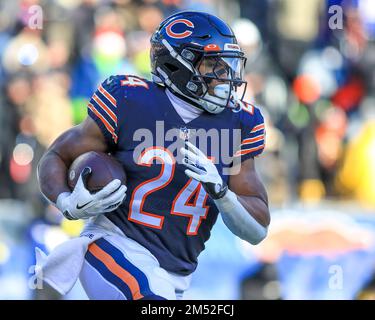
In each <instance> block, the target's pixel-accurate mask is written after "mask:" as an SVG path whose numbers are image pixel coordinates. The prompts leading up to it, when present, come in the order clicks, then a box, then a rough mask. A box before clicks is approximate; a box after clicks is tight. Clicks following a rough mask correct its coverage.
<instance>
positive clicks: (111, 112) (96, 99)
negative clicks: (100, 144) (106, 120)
mask: <svg viewBox="0 0 375 320" xmlns="http://www.w3.org/2000/svg"><path fill="white" fill-rule="evenodd" d="M93 99H94V100H95V101H96V102H97V103H98V104H99V105H100V106H101V107H102V109H103V110H104V111H105V112H106V113H107V114H108V115H109V117H110V118H111V119H112V120H113V121H114V122H115V123H116V124H117V116H116V115H115V114H114V113H113V111H112V110H111V109H109V108H108V107H107V106H106V105H105V103H104V102H103V101H102V100H100V98H99V97H98V96H97V95H96V94H95V93H94V95H93Z"/></svg>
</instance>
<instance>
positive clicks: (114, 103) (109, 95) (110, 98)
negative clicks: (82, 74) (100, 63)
mask: <svg viewBox="0 0 375 320" xmlns="http://www.w3.org/2000/svg"><path fill="white" fill-rule="evenodd" d="M99 91H100V93H102V94H103V95H104V96H105V97H106V98H107V99H108V100H109V101H111V103H112V104H113V106H114V107H117V101H116V99H115V98H114V97H113V96H112V95H111V94H110V93H109V92H108V91H107V90H106V89H104V88H103V86H102V85H100V86H99Z"/></svg>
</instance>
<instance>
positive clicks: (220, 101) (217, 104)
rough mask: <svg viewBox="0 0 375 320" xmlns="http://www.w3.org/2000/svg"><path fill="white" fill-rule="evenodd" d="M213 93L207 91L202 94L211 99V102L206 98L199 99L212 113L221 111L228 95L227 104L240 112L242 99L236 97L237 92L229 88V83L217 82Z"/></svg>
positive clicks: (234, 110)
mask: <svg viewBox="0 0 375 320" xmlns="http://www.w3.org/2000/svg"><path fill="white" fill-rule="evenodd" d="M214 93H215V95H214V96H212V95H210V94H209V93H206V94H205V95H204V98H205V99H207V98H208V99H209V100H210V101H212V103H211V102H209V101H207V100H203V99H202V100H201V103H202V106H203V107H204V108H205V109H206V110H207V111H208V112H210V113H214V114H217V113H220V112H222V111H223V110H224V109H225V107H226V105H227V103H228V98H229V95H230V96H231V97H230V100H229V105H230V108H231V109H232V111H233V112H240V111H241V110H242V105H243V104H242V101H241V100H240V99H238V96H237V93H236V92H235V91H232V90H231V89H230V85H229V84H218V85H217V86H215V88H214Z"/></svg>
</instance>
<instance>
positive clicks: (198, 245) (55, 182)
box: [38, 12, 270, 299]
mask: <svg viewBox="0 0 375 320" xmlns="http://www.w3.org/2000/svg"><path fill="white" fill-rule="evenodd" d="M245 61H246V58H245V57H244V54H243V52H242V51H241V49H240V47H239V46H238V45H237V41H236V38H235V36H234V34H233V32H232V30H231V28H230V27H229V26H228V25H227V24H226V23H225V22H223V21H222V20H221V19H219V18H217V17H215V16H213V15H210V14H207V13H200V12H180V13H177V14H174V15H172V16H170V17H168V18H167V19H165V20H164V21H163V22H162V23H161V24H160V26H159V28H158V29H157V30H156V31H155V33H154V34H153V36H152V38H151V62H152V77H153V81H147V80H145V79H142V78H139V77H136V76H130V75H118V76H111V77H109V78H108V79H106V80H105V81H104V82H103V83H102V84H101V85H100V86H99V88H98V89H97V91H96V92H95V93H94V94H93V96H92V98H91V100H90V102H89V103H88V117H87V118H86V119H85V120H84V121H83V122H82V123H81V124H80V125H78V126H76V127H74V128H72V129H70V130H68V131H67V132H65V133H63V134H62V135H61V136H60V137H59V138H58V139H57V140H56V141H55V142H54V143H53V144H52V145H51V147H50V148H49V149H48V151H47V152H46V154H45V155H44V157H43V158H42V160H41V162H40V164H39V170H38V176H39V181H40V188H41V191H42V193H43V194H44V196H45V197H46V198H48V199H49V200H50V201H51V202H52V203H54V204H55V205H56V207H57V208H58V209H59V210H60V211H61V212H62V213H63V214H64V216H65V217H66V218H67V219H88V218H90V219H89V223H88V225H87V227H86V229H85V230H86V231H87V230H89V231H90V234H91V235H92V234H95V232H101V234H104V236H101V237H100V238H99V239H96V240H95V241H93V242H92V243H91V244H90V245H89V246H88V249H87V252H86V253H85V256H84V262H83V265H82V266H79V267H80V268H81V269H80V270H79V272H80V280H81V282H82V284H83V287H84V289H85V291H86V292H87V295H88V296H89V298H91V299H179V298H181V297H182V293H183V292H184V291H185V290H186V289H187V288H188V287H189V283H190V281H191V275H192V273H193V272H194V270H195V269H196V267H197V257H198V255H199V254H200V252H201V251H202V250H203V249H204V243H205V242H206V241H207V240H208V239H209V237H210V230H211V228H212V226H213V225H214V223H215V221H216V219H217V217H218V214H219V213H220V215H221V217H222V219H223V221H224V223H225V224H226V226H227V227H228V228H229V229H230V230H231V231H232V232H233V233H234V234H235V235H237V236H238V237H240V238H241V239H244V240H246V241H248V242H250V243H251V244H254V245H255V244H258V243H259V242H260V241H262V240H263V239H264V238H265V237H266V235H267V228H268V225H269V222H270V215H269V210H268V202H267V194H266V190H265V188H264V186H263V184H262V183H261V181H260V179H259V177H258V175H257V173H256V171H255V160H254V157H255V156H257V155H259V154H260V153H261V152H262V151H263V149H264V144H265V127H264V122H263V117H262V115H261V113H260V111H259V109H258V108H256V107H255V106H253V105H251V104H248V103H245V102H244V101H242V100H241V97H240V94H239V92H240V90H241V87H243V86H245V85H246V83H245V82H244V81H243V79H242V72H243V69H244V64H245ZM161 121H162V122H163V126H164V130H165V131H167V130H172V129H177V130H180V132H182V133H183V139H184V141H185V142H184V146H183V147H182V148H179V150H178V154H179V155H181V159H182V161H180V162H178V161H176V157H177V156H176V155H175V154H174V153H173V152H171V151H170V150H169V149H168V147H169V146H171V144H172V143H173V142H172V141H169V140H167V139H165V141H163V144H164V145H159V144H158V143H157V142H155V141H154V142H153V145H151V146H149V147H147V148H143V150H142V152H141V153H140V154H139V155H137V156H136V157H135V156H134V152H135V150H136V149H137V146H138V145H139V143H140V141H139V139H137V138H136V137H137V130H139V129H142V128H146V129H147V130H149V131H150V132H152V133H153V134H156V131H157V123H160V122H161ZM199 129H203V130H205V131H206V132H207V131H209V130H212V129H214V130H218V131H220V130H222V131H223V132H227V133H228V134H229V136H230V137H229V139H227V140H226V141H227V142H225V141H216V142H213V141H211V140H210V139H208V140H210V141H208V142H207V146H208V148H207V150H209V151H207V150H203V148H201V147H200V146H198V145H197V143H194V141H195V140H194V138H196V137H194V136H191V135H190V134H189V133H190V132H193V130H199ZM236 130H237V131H239V132H240V136H241V137H240V140H239V141H238V143H237V145H234V144H235V143H234V142H233V141H236V139H232V138H233V136H234V132H236ZM221 137H222V136H219V139H222V138H221ZM157 140H158V139H156V141H157ZM226 144H227V147H229V148H230V149H231V150H233V152H232V153H231V158H232V159H233V162H232V163H227V162H225V161H223V160H222V159H221V157H219V159H212V156H213V154H212V153H213V152H212V150H215V148H216V149H217V148H219V147H220V148H223V146H225V145H226ZM88 151H100V152H108V153H111V154H112V155H113V156H114V157H116V158H117V159H118V160H119V161H120V162H121V163H122V165H123V167H124V169H125V171H126V174H127V182H126V184H127V185H126V186H125V185H121V182H120V181H118V180H114V181H112V182H110V183H109V184H108V185H107V186H105V187H104V188H103V189H102V190H101V191H99V192H97V193H95V194H91V193H90V192H89V191H88V190H87V189H86V187H85V183H84V181H85V179H86V178H87V176H88V175H89V174H90V169H89V168H88V169H87V170H84V171H83V172H82V174H81V177H80V179H79V181H78V183H77V185H76V187H75V189H74V190H73V191H71V190H70V189H69V188H68V186H67V182H66V180H67V170H68V168H69V166H70V164H71V163H72V162H73V161H74V159H75V158H77V157H78V156H79V155H81V154H83V153H85V152H88ZM221 153H222V149H220V152H219V155H220V154H221ZM134 159H135V160H134ZM225 168H227V169H229V170H233V173H232V174H224V172H225V170H224V169H225ZM229 172H230V171H229ZM82 235H85V231H84V232H83V233H82Z"/></svg>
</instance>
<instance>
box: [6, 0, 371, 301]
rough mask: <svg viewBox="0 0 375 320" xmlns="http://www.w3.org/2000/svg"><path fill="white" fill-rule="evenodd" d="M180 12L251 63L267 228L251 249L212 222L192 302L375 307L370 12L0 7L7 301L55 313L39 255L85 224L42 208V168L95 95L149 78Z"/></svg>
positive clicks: (166, 0) (311, 2) (348, 3)
mask: <svg viewBox="0 0 375 320" xmlns="http://www.w3.org/2000/svg"><path fill="white" fill-rule="evenodd" d="M180 10H199V11H206V12H210V13H213V14H217V15H218V16H219V17H221V18H223V19H224V20H226V21H227V22H228V23H229V24H230V25H231V26H232V28H233V30H234V32H235V34H236V35H237V38H238V41H239V44H240V45H241V47H242V48H243V50H244V51H245V52H246V55H247V57H248V62H247V65H246V74H245V77H246V80H247V81H248V90H247V93H246V99H247V100H248V101H250V102H252V103H255V104H257V105H258V106H259V107H260V108H261V110H262V113H263V115H264V116H265V119H266V128H267V142H266V150H265V152H264V154H263V155H261V156H260V157H259V158H258V159H257V161H256V163H257V168H258V171H259V173H260V175H261V176H262V179H263V181H264V183H265V184H266V187H267V190H268V194H269V200H270V204H271V211H272V220H273V221H272V225H271V227H270V234H269V237H268V238H267V240H266V241H264V242H263V243H262V244H261V245H259V246H257V247H251V246H248V245H246V244H245V243H243V242H242V241H240V240H238V239H236V238H235V237H234V236H233V235H231V234H230V232H228V231H227V230H226V228H225V227H224V226H223V224H222V222H221V221H219V222H218V225H217V226H216V227H215V228H214V231H213V236H212V238H211V239H210V240H209V242H208V244H207V250H206V251H205V252H204V253H203V254H202V256H201V258H200V266H199V268H198V270H197V272H196V276H195V278H194V281H193V284H192V288H191V290H189V291H188V292H187V294H186V298H190V299H201V298H202V299H211V298H212V299H368V298H373V299H375V293H374V292H375V289H374V288H375V280H374V279H375V183H374V182H373V181H374V179H375V165H374V164H375V72H374V71H375V68H374V67H375V41H374V40H375V5H374V2H373V1H371V0H304V1H300V0H44V1H43V0H16V1H5V0H0V91H1V94H0V130H1V131H0V299H44V298H55V299H59V298H61V297H59V296H58V295H56V294H55V293H54V292H52V291H41V290H33V288H35V287H38V285H39V284H38V283H35V279H33V277H32V273H33V267H32V265H33V262H34V247H35V246H39V247H41V248H43V249H44V250H45V251H49V250H51V249H52V248H53V247H54V246H56V245H57V244H59V243H61V242H62V241H64V240H66V239H68V238H69V237H71V236H76V235H78V234H79V232H80V230H81V228H82V222H80V221H78V222H71V221H67V220H65V219H62V216H61V214H60V213H59V212H57V210H56V209H54V208H53V207H52V206H50V205H48V204H47V203H46V202H45V201H44V199H43V198H42V196H41V194H40V193H39V189H38V186H37V180H36V166H37V163H38V161H39V159H40V157H41V155H42V154H43V152H44V150H45V149H46V148H47V147H48V145H49V144H50V143H51V142H52V141H53V140H54V139H55V138H56V137H57V136H58V135H59V134H60V133H61V132H62V131H64V130H66V129H68V128H70V127H71V126H73V125H75V124H78V123H79V122H80V121H82V119H84V117H85V116H86V113H87V111H86V103H87V102H88V100H89V99H90V97H91V94H92V93H93V92H94V90H95V89H96V87H97V85H98V84H99V83H100V82H101V81H102V80H103V79H105V78H106V77H108V76H109V75H112V74H133V75H139V76H142V77H145V78H150V61H149V40H150V36H151V34H152V33H153V31H154V30H155V28H156V27H157V26H158V24H159V23H160V22H161V21H162V20H163V18H165V17H167V16H168V15H170V14H173V13H175V12H177V11H180ZM212 268H215V270H217V273H215V275H213V274H212V272H211V271H212ZM217 279H221V281H220V283H219V282H218V280H217ZM65 298H68V299H85V295H84V293H83V292H82V289H81V288H80V287H79V284H78V285H77V287H76V288H75V289H74V290H73V291H72V293H71V295H69V296H68V297H65Z"/></svg>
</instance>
